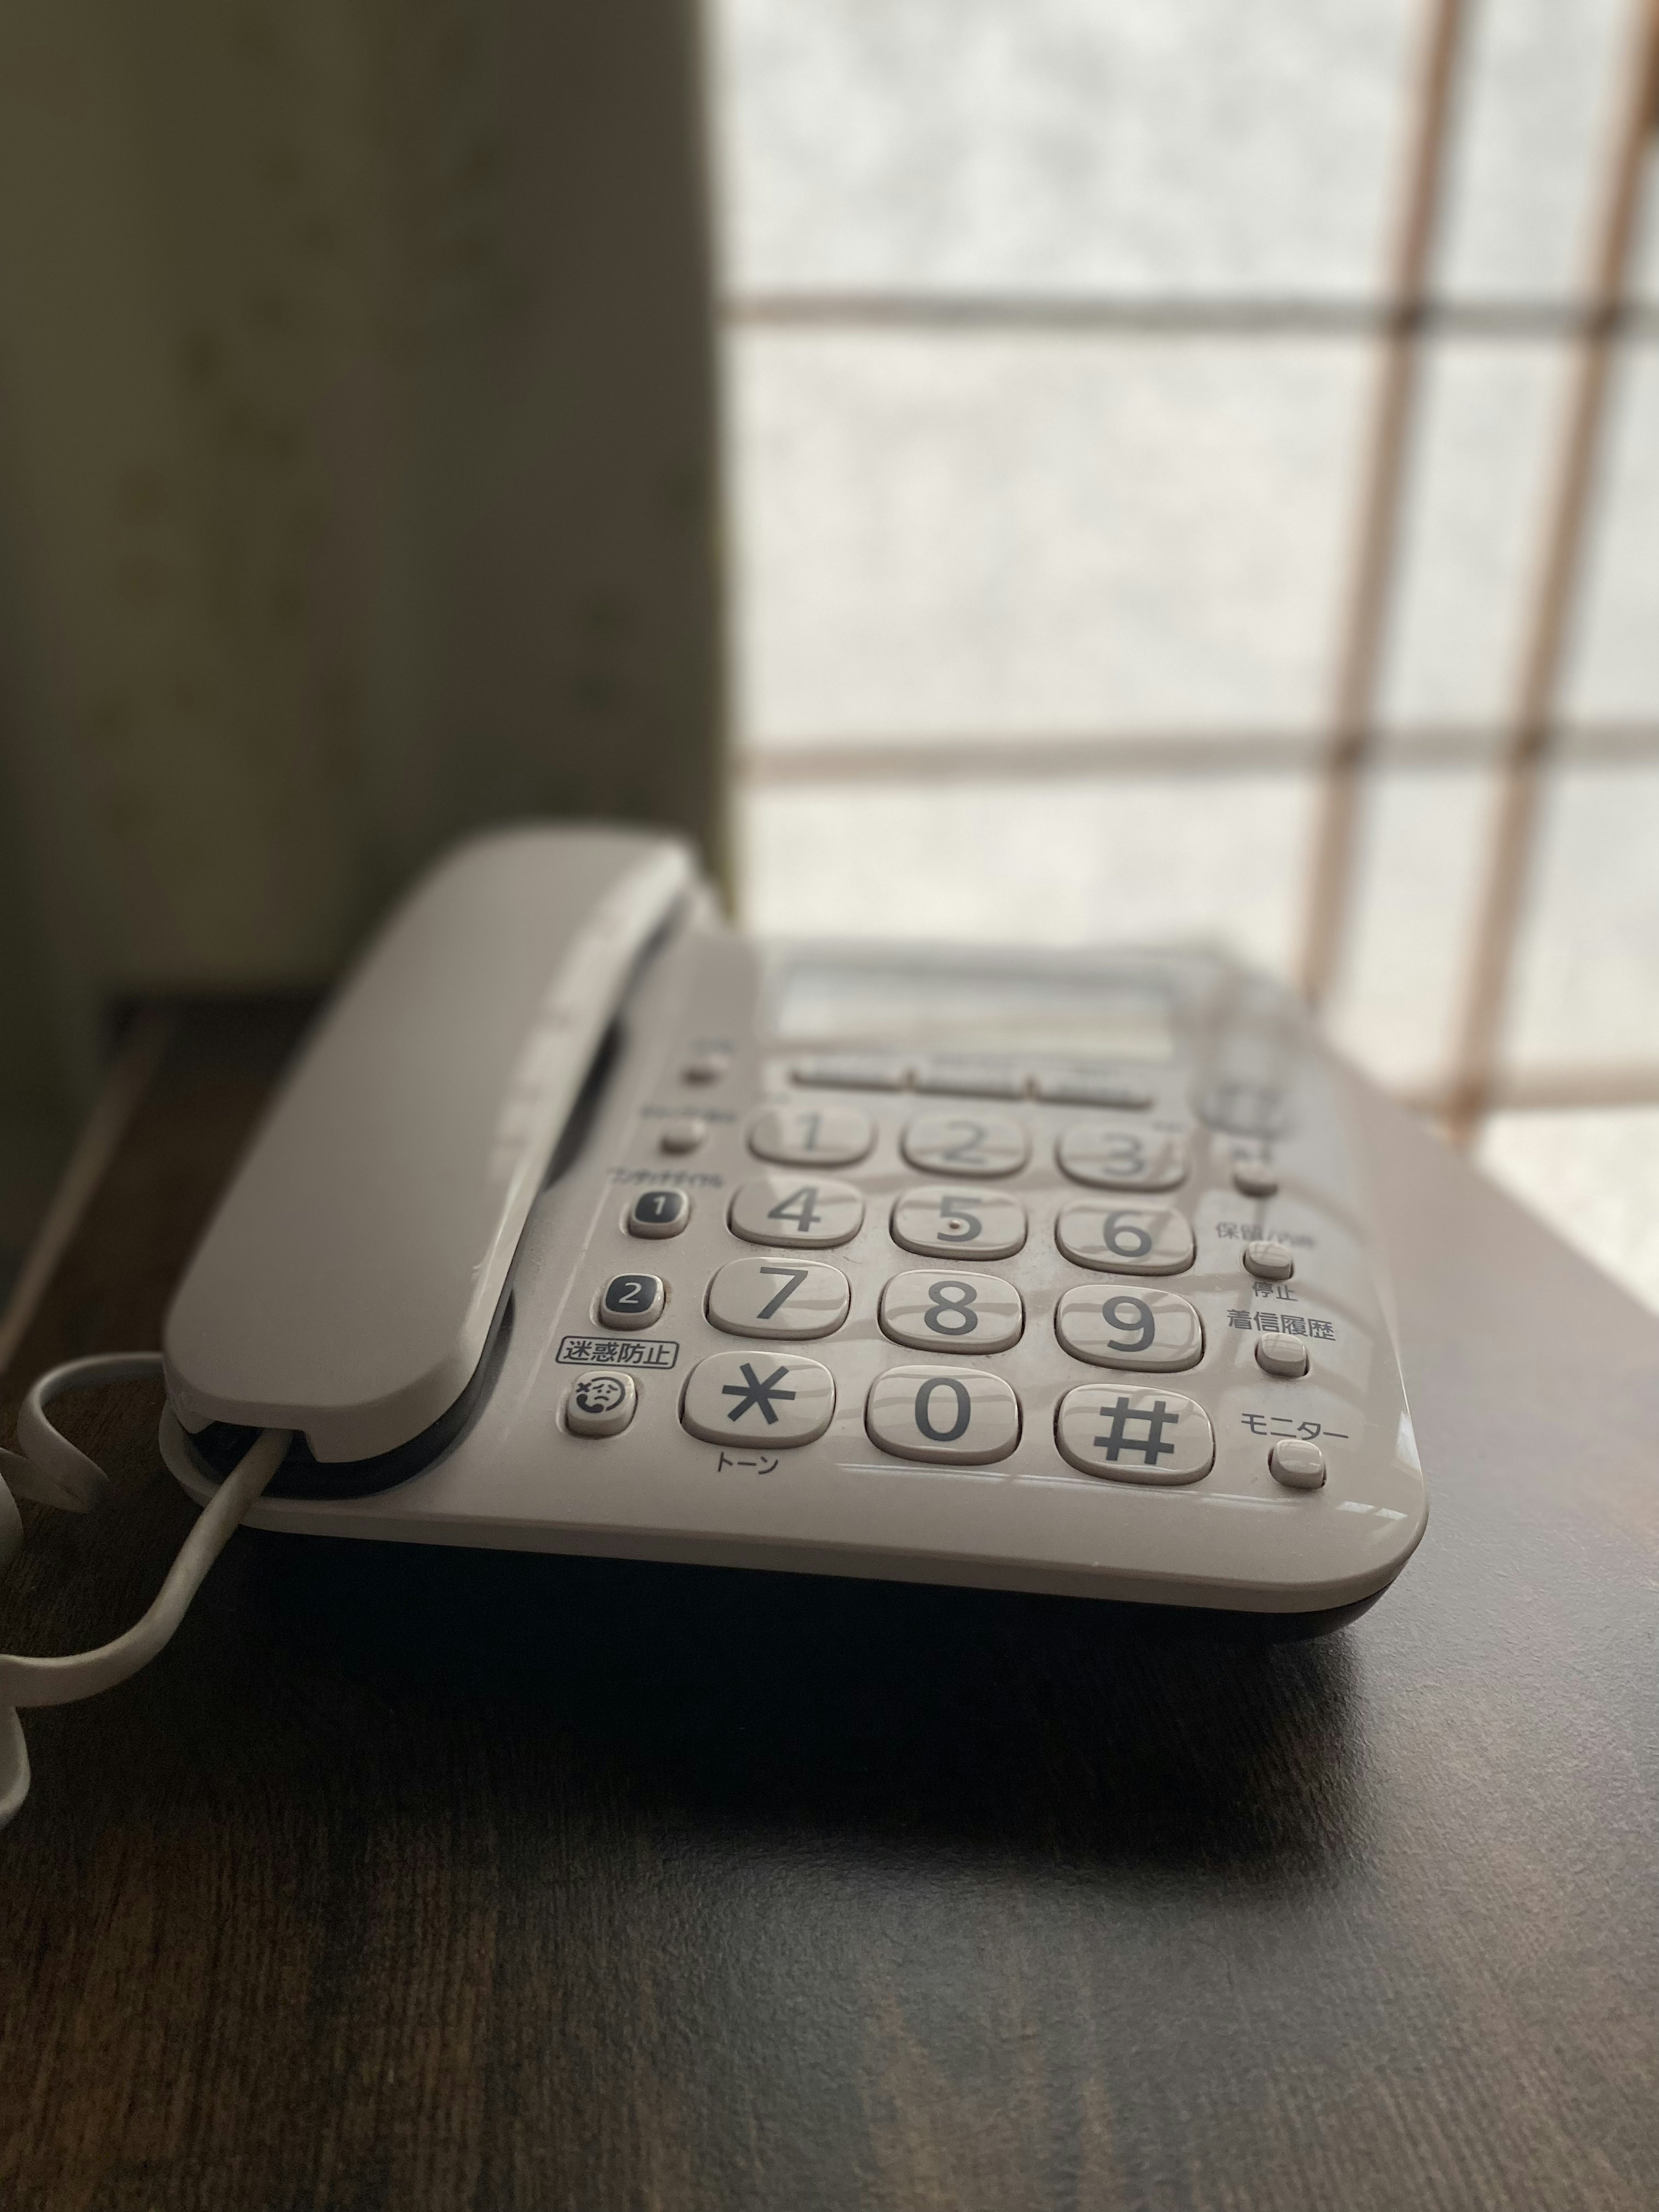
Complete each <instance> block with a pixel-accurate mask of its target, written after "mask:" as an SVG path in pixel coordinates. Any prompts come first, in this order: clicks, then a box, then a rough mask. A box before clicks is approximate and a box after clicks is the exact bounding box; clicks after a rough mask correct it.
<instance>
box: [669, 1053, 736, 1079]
mask: <svg viewBox="0 0 1659 2212" xmlns="http://www.w3.org/2000/svg"><path fill="white" fill-rule="evenodd" d="M731 1065H732V1055H731V1054H730V1053H729V1052H718V1051H714V1050H710V1051H708V1052H698V1053H693V1054H692V1055H691V1057H690V1060H687V1061H685V1062H684V1065H683V1066H682V1067H681V1069H680V1081H681V1082H682V1083H718V1082H719V1081H720V1078H721V1077H722V1076H723V1075H724V1074H725V1073H726V1071H727V1070H728V1069H729V1068H730V1066H731Z"/></svg>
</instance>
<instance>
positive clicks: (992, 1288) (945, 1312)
mask: <svg viewBox="0 0 1659 2212" xmlns="http://www.w3.org/2000/svg"><path fill="white" fill-rule="evenodd" d="M881 1325H882V1327H883V1328H884V1329H885V1330H886V1332H887V1334H888V1335H889V1336H890V1337H891V1338H892V1339H893V1340H894V1341H895V1343H897V1344H914V1345H916V1346H920V1347H921V1350H923V1351H925V1352H1006V1350H1007V1348H1008V1346H1010V1345H1011V1344H1018V1341H1019V1334H1020V1331H1021V1330H1022V1329H1023V1328H1024V1326H1025V1309H1024V1306H1023V1305H1022V1304H1021V1303H1020V1296H1019V1292H1018V1291H1017V1290H1016V1289H1015V1288H1014V1286H1013V1285H1012V1283H1006V1282H1004V1281H1003V1279H1002V1278H1001V1277H1000V1275H945V1274H941V1273H939V1272H938V1271H937V1270H936V1269H933V1268H922V1267H918V1268H916V1269H915V1270H913V1271H912V1272H911V1273H908V1274H905V1275H895V1276H894V1278H893V1279H892V1281H891V1282H890V1283H889V1284H888V1285H887V1287H886V1289H885V1290H884V1291H883V1292H882V1294H881Z"/></svg>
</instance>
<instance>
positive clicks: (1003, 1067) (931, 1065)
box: [914, 1053, 1025, 1098]
mask: <svg viewBox="0 0 1659 2212" xmlns="http://www.w3.org/2000/svg"><path fill="white" fill-rule="evenodd" d="M914 1081H915V1087H916V1089H917V1090H918V1091H951V1092H953V1093H954V1094H955V1095H956V1096H957V1097H958V1098H1023V1097H1024V1096H1025V1073H1024V1069H1023V1068H1018V1067H1011V1066H1009V1065H1008V1063H1007V1061H1006V1060H981V1059H978V1058H975V1057H973V1056H971V1055H969V1054H952V1053H942V1054H939V1055H938V1056H937V1057H936V1058H934V1059H933V1060H923V1061H922V1062H921V1066H919V1067H918V1068H917V1070H916V1072H915V1077H914Z"/></svg>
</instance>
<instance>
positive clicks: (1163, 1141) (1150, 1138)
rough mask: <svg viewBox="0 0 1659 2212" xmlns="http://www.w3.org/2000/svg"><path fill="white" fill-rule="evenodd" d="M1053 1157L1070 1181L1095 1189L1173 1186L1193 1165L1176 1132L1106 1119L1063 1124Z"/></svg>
mask: <svg viewBox="0 0 1659 2212" xmlns="http://www.w3.org/2000/svg"><path fill="white" fill-rule="evenodd" d="M1055 1157H1056V1158H1058V1160H1059V1162H1060V1167H1061V1169H1062V1170H1063V1171H1064V1172H1065V1173H1066V1175H1068V1176H1070V1177H1071V1178H1072V1180H1073V1182H1087V1183H1092V1184H1094V1186H1095V1187H1096V1188H1097V1189H1099V1190H1173V1189H1174V1188H1175V1187H1176V1184H1177V1183H1178V1182H1185V1181H1186V1180H1187V1174H1188V1169H1189V1168H1190V1166H1191V1162H1190V1160H1189V1159H1188V1156H1187V1147H1186V1146H1185V1145H1184V1144H1183V1143H1182V1140H1181V1139H1180V1138H1179V1137H1160V1136H1158V1135H1156V1134H1155V1133H1152V1132H1151V1131H1149V1130H1145V1129H1123V1128H1115V1127H1113V1125H1112V1124H1111V1122H1109V1121H1079V1123H1078V1125H1077V1126H1076V1127H1075V1128H1071V1129H1067V1130H1066V1133H1065V1134H1064V1135H1063V1136H1062V1137H1061V1138H1060V1143H1059V1145H1058V1146H1056V1147H1055Z"/></svg>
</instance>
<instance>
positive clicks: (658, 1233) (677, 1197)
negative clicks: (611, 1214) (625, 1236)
mask: <svg viewBox="0 0 1659 2212" xmlns="http://www.w3.org/2000/svg"><path fill="white" fill-rule="evenodd" d="M690 1218H691V1200H690V1195H689V1194H687V1193H686V1192H684V1191H683V1190H642V1191H641V1193H640V1194H639V1196H638V1197H637V1198H636V1199H635V1200H634V1202H633V1204H632V1205H631V1206H629V1209H628V1213H627V1217H626V1225H627V1229H628V1233H629V1236H630V1237H678V1235H679V1233H680V1231H681V1230H683V1229H684V1227H685V1225H686V1224H687V1222H688V1221H690Z"/></svg>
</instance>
